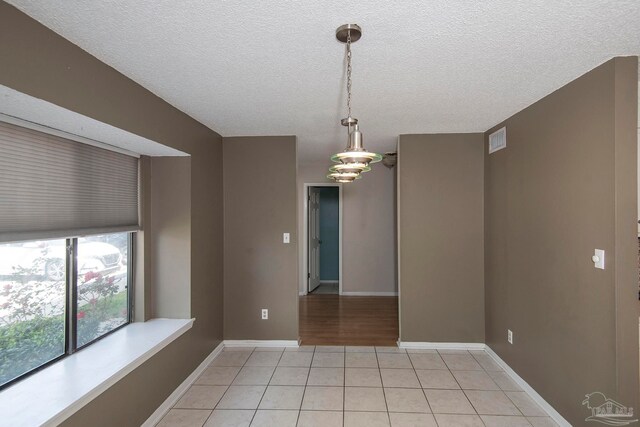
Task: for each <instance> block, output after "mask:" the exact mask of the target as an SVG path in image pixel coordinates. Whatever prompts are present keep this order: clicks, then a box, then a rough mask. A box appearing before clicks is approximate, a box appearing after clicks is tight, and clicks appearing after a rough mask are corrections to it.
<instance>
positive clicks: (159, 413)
mask: <svg viewBox="0 0 640 427" xmlns="http://www.w3.org/2000/svg"><path fill="white" fill-rule="evenodd" d="M223 348H224V343H220V344H219V345H218V346H217V347H216V348H215V349H214V350H213V351H212V352H211V354H209V355H208V356H207V357H206V359H204V360H203V361H202V363H201V364H200V365H198V367H197V368H196V369H195V370H194V371H193V372H192V373H191V375H189V376H188V377H187V378H186V379H185V380H184V381H182V383H181V384H180V385H179V386H178V388H176V389H175V390H174V391H173V393H171V394H170V395H169V397H167V398H166V399H165V401H164V402H162V404H161V405H160V406H159V407H158V409H156V410H155V411H154V413H153V414H151V416H150V417H149V418H147V421H145V422H144V423H143V424H142V425H141V426H140V427H153V426H155V425H156V424H158V423H159V422H160V420H161V419H162V417H164V416H165V415H166V413H167V412H169V410H170V409H171V408H172V407H173V405H175V404H176V403H177V402H178V400H180V398H181V397H182V395H183V394H184V393H185V392H186V391H187V390H188V389H189V387H191V385H192V384H193V383H194V382H195V381H196V380H197V379H198V377H199V376H200V375H201V374H202V373H203V372H204V370H205V369H207V367H208V366H209V365H210V364H211V362H212V361H213V359H215V358H216V356H218V355H219V354H220V353H221V352H222V349H223Z"/></svg>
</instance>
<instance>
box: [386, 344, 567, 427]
mask: <svg viewBox="0 0 640 427" xmlns="http://www.w3.org/2000/svg"><path fill="white" fill-rule="evenodd" d="M398 347H400V348H404V349H425V350H472V351H473V350H476V351H477V350H484V351H486V352H487V354H488V355H489V356H491V358H492V359H493V360H494V361H495V362H496V363H497V364H498V365H499V366H500V367H501V368H502V369H504V371H505V372H506V374H507V375H509V377H511V379H512V380H513V381H515V383H516V384H518V385H519V386H520V388H521V389H522V390H523V391H524V392H526V393H527V394H528V395H529V397H531V399H533V400H534V401H535V402H536V403H537V404H538V405H539V406H540V407H541V408H542V409H543V410H544V411H545V412H546V413H547V415H549V417H551V418H552V419H553V420H554V421H555V422H556V423H558V425H560V426H561V427H571V424H570V423H569V422H568V421H567V420H565V419H564V417H563V416H562V415H560V413H559V412H558V411H556V410H555V409H554V408H553V406H551V405H550V404H549V403H547V401H546V400H544V398H543V397H542V396H540V395H539V394H538V392H536V391H535V390H534V389H533V387H531V386H530V385H529V384H527V382H526V381H525V380H523V379H522V377H520V375H518V374H517V373H516V372H515V371H514V370H513V369H511V367H510V366H509V365H507V363H506V362H505V361H504V360H502V359H501V358H500V356H498V355H497V354H496V353H495V352H494V351H493V350H492V349H491V348H490V347H489V346H488V345H486V344H483V343H455V342H454V343H440V342H402V341H398Z"/></svg>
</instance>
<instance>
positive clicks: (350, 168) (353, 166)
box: [329, 163, 371, 173]
mask: <svg viewBox="0 0 640 427" xmlns="http://www.w3.org/2000/svg"><path fill="white" fill-rule="evenodd" d="M370 170H371V168H370V167H369V166H368V165H367V164H366V163H340V164H337V165H333V166H331V167H330V168H329V172H356V173H363V172H369V171H370Z"/></svg>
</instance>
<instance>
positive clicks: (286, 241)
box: [282, 233, 291, 243]
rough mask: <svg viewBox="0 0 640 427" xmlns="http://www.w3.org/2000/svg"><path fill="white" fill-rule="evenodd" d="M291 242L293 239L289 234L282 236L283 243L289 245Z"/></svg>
mask: <svg viewBox="0 0 640 427" xmlns="http://www.w3.org/2000/svg"><path fill="white" fill-rule="evenodd" d="M290 241H291V237H290V235H289V233H284V234H283V235H282V243H289V242H290Z"/></svg>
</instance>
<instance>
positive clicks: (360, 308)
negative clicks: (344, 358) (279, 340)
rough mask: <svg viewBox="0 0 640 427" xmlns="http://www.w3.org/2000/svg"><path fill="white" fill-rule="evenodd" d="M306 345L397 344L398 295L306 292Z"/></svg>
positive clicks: (303, 299) (303, 311)
mask: <svg viewBox="0 0 640 427" xmlns="http://www.w3.org/2000/svg"><path fill="white" fill-rule="evenodd" d="M299 304H300V311H299V312H300V337H301V340H302V345H369V346H370V345H379V346H383V345H386V346H388V345H396V342H397V341H398V297H356V296H340V295H305V296H301V297H300V299H299Z"/></svg>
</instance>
